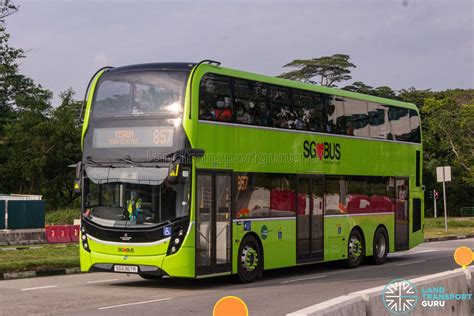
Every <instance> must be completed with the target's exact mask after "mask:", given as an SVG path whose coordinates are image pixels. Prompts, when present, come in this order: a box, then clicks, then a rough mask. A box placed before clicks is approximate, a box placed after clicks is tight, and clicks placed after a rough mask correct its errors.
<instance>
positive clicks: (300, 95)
mask: <svg viewBox="0 0 474 316" xmlns="http://www.w3.org/2000/svg"><path fill="white" fill-rule="evenodd" d="M292 96H293V113H294V115H295V128H296V129H301V130H305V131H318V132H320V131H321V130H319V127H320V125H321V122H320V119H321V114H320V111H321V110H320V109H319V108H318V107H317V106H316V104H315V100H314V98H313V93H311V92H307V91H301V90H293V93H292Z"/></svg>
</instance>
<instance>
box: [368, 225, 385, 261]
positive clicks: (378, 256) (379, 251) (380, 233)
mask: <svg viewBox="0 0 474 316" xmlns="http://www.w3.org/2000/svg"><path fill="white" fill-rule="evenodd" d="M373 247H374V252H373V254H374V255H373V256H372V258H371V262H372V263H373V264H384V263H385V262H386V261H387V254H388V236H387V231H386V230H385V229H384V228H383V227H379V228H377V230H376V231H375V234H374V245H373Z"/></svg>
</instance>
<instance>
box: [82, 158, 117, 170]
mask: <svg viewBox="0 0 474 316" xmlns="http://www.w3.org/2000/svg"><path fill="white" fill-rule="evenodd" d="M86 162H90V163H92V164H94V165H96V166H99V167H110V168H114V166H112V165H104V164H103V163H101V162H98V161H95V160H94V159H92V157H91V156H87V157H86Z"/></svg>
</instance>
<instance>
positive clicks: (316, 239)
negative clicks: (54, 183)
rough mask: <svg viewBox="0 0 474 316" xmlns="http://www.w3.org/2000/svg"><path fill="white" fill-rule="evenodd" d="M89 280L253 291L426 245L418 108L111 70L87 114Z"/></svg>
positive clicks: (276, 82) (239, 82)
mask: <svg viewBox="0 0 474 316" xmlns="http://www.w3.org/2000/svg"><path fill="white" fill-rule="evenodd" d="M84 104H85V107H84V121H83V123H84V124H83V132H82V150H83V157H82V160H81V162H80V163H78V165H77V170H76V176H77V179H76V184H77V187H78V189H79V187H80V191H81V196H82V199H81V208H82V217H81V246H80V258H81V269H82V271H107V272H121V273H136V274H139V275H140V276H142V277H143V278H145V279H156V278H161V277H162V276H169V277H186V278H201V277H208V276H216V275H236V276H237V277H238V279H239V280H240V281H242V282H252V281H254V280H256V279H257V278H259V277H261V275H262V272H263V271H264V270H268V269H276V268H283V267H291V266H296V265H302V264H308V263H317V262H327V261H336V260H341V261H344V262H345V264H346V265H347V266H348V267H350V268H354V267H357V266H358V265H360V264H361V263H362V262H363V261H371V262H372V263H374V264H382V263H384V262H385V261H386V259H387V254H388V253H389V252H396V251H401V250H407V249H410V248H412V247H415V246H416V245H418V244H420V243H422V242H423V221H424V210H423V189H422V178H421V170H422V165H421V164H422V145H421V126H420V117H419V112H418V110H417V108H416V106H415V105H413V104H409V103H404V102H400V101H395V100H390V99H384V98H378V97H374V96H368V95H363V94H358V93H352V92H348V91H344V90H338V89H333V88H327V87H321V86H314V85H309V84H303V83H300V82H295V81H290V80H285V79H280V78H273V77H268V76H264V75H258V74H253V73H248V72H244V71H239V70H234V69H229V68H224V67H221V66H220V64H219V63H218V62H214V61H210V60H206V61H202V62H200V63H155V64H142V65H133V66H125V67H117V68H112V67H106V68H103V69H101V70H99V71H98V72H97V73H96V74H95V75H94V76H93V78H92V79H91V82H90V84H89V87H88V90H87V93H86V100H85V102H84Z"/></svg>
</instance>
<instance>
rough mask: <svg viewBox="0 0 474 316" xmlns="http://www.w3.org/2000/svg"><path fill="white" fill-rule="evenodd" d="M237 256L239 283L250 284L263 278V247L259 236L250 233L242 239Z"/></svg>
mask: <svg viewBox="0 0 474 316" xmlns="http://www.w3.org/2000/svg"><path fill="white" fill-rule="evenodd" d="M237 256H238V259H237V261H238V263H237V275H236V276H237V281H239V282H240V283H250V282H253V281H255V280H257V279H258V278H261V277H262V272H263V263H264V259H263V258H264V254H263V245H262V241H261V240H260V238H259V237H258V235H257V234H255V233H253V232H249V233H247V234H245V235H244V236H243V237H242V240H241V242H240V245H239V250H238V254H237ZM255 258H256V259H257V260H256V262H255V260H254V259H255Z"/></svg>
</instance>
